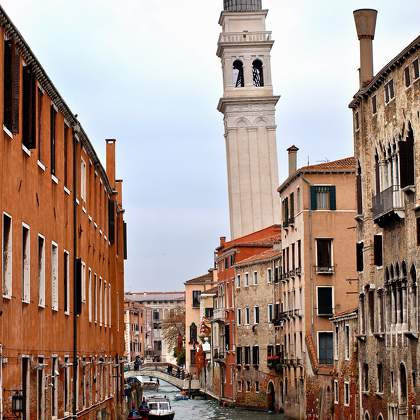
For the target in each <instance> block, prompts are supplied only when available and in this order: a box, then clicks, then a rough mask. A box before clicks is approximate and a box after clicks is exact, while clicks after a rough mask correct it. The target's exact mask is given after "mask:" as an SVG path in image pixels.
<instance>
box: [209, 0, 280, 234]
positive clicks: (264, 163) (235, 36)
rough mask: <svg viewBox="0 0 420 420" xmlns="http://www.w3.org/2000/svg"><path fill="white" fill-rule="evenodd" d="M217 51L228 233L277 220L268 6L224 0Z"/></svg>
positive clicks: (251, 229)
mask: <svg viewBox="0 0 420 420" xmlns="http://www.w3.org/2000/svg"><path fill="white" fill-rule="evenodd" d="M223 6H224V10H223V11H222V13H221V15H220V20H219V24H220V26H221V27H222V32H221V34H220V37H219V42H218V48H217V55H218V57H219V58H220V59H221V62H222V68H223V97H222V98H221V99H220V101H219V105H218V110H219V111H220V112H221V113H222V114H223V115H224V126H225V140H226V159H227V170H228V189H229V210H230V229H231V238H232V239H235V238H238V237H241V236H244V235H246V234H248V233H251V232H255V231H257V230H260V229H263V228H266V227H268V226H271V225H274V224H277V223H279V221H280V203H279V198H278V194H277V187H278V162H277V145H276V121H275V111H276V104H277V102H278V100H279V98H280V97H279V96H274V94H273V86H272V79H271V63H270V59H271V49H272V47H273V44H274V41H273V40H272V37H271V32H269V31H267V30H266V17H267V13H268V10H264V9H263V8H262V0H224V2H223Z"/></svg>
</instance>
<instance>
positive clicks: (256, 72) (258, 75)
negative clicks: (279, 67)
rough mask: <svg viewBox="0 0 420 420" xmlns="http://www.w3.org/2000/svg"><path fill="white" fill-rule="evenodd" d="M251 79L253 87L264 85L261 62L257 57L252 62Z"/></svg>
mask: <svg viewBox="0 0 420 420" xmlns="http://www.w3.org/2000/svg"><path fill="white" fill-rule="evenodd" d="M252 80H253V82H254V86H255V87H263V86H264V72H263V63H262V61H261V60H259V59H258V58H257V59H256V60H254V61H253V62H252Z"/></svg>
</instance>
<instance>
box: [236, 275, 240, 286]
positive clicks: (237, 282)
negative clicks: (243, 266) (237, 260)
mask: <svg viewBox="0 0 420 420" xmlns="http://www.w3.org/2000/svg"><path fill="white" fill-rule="evenodd" d="M236 287H237V288H239V287H241V275H240V274H238V275H237V276H236Z"/></svg>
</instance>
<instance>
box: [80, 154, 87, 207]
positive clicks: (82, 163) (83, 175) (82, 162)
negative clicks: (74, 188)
mask: <svg viewBox="0 0 420 420" xmlns="http://www.w3.org/2000/svg"><path fill="white" fill-rule="evenodd" d="M86 172H87V167H86V162H85V160H84V159H83V158H81V159H80V197H81V199H82V200H83V201H84V202H86V192H87V188H86V186H87V185H86Z"/></svg>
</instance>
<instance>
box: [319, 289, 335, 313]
mask: <svg viewBox="0 0 420 420" xmlns="http://www.w3.org/2000/svg"><path fill="white" fill-rule="evenodd" d="M319 289H331V307H332V315H334V307H335V302H334V286H316V314H317V316H321V317H325V316H327V315H329V314H320V313H319V305H318V302H319V301H318V290H319Z"/></svg>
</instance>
